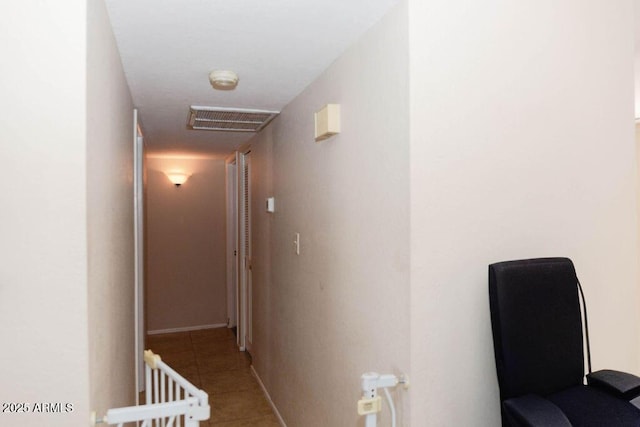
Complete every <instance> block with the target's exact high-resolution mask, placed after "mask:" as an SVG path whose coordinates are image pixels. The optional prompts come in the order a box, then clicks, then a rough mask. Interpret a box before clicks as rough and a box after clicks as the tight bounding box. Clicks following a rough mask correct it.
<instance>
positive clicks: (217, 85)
mask: <svg viewBox="0 0 640 427" xmlns="http://www.w3.org/2000/svg"><path fill="white" fill-rule="evenodd" d="M209 81H210V82H211V86H213V88H214V89H218V90H233V89H235V88H236V86H237V85H238V75H237V74H236V73H235V72H233V71H230V70H213V71H212V72H211V74H209Z"/></svg>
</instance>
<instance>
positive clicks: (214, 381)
mask: <svg viewBox="0 0 640 427" xmlns="http://www.w3.org/2000/svg"><path fill="white" fill-rule="evenodd" d="M146 348H147V349H151V350H152V351H153V352H154V353H156V354H159V355H160V357H161V358H162V360H163V361H164V362H165V363H167V364H168V365H169V366H171V367H172V368H173V369H174V370H176V371H177V372H178V373H179V374H180V375H182V376H183V377H185V378H186V379H187V380H189V381H191V382H192V383H193V384H194V385H196V386H197V387H199V388H201V389H203V390H204V391H206V392H207V393H208V394H209V405H210V406H211V418H210V419H209V423H208V424H206V423H201V424H200V425H201V426H204V427H207V426H212V427H213V426H216V427H245V426H258V427H262V426H264V427H279V426H280V423H279V422H278V419H277V418H276V416H275V415H274V414H273V411H272V409H271V406H270V405H269V402H268V401H267V399H266V398H265V396H264V394H263V392H262V389H261V388H260V385H259V384H258V382H257V380H256V378H255V377H254V376H253V375H252V373H251V370H250V365H251V362H250V358H249V355H248V354H247V353H245V352H240V351H238V348H237V346H236V341H235V336H234V335H233V333H232V332H231V330H230V329H228V328H217V329H204V330H200V331H192V332H179V333H171V334H162V335H151V336H148V337H147V345H146Z"/></svg>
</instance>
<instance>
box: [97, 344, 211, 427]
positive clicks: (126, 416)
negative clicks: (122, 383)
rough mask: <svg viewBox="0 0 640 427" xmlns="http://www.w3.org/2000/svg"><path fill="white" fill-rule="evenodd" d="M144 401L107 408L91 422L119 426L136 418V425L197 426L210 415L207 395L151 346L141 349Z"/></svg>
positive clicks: (157, 426)
mask: <svg viewBox="0 0 640 427" xmlns="http://www.w3.org/2000/svg"><path fill="white" fill-rule="evenodd" d="M144 361H145V385H146V388H145V396H146V399H145V400H146V401H145V404H144V405H139V406H128V407H125V408H115V409H109V410H108V411H107V414H106V415H105V416H104V417H103V418H102V419H99V420H96V419H95V414H94V415H92V423H93V425H96V424H99V423H105V424H108V425H117V426H118V427H123V425H124V423H133V422H140V424H138V425H139V426H140V427H182V426H184V427H197V426H199V425H200V421H204V420H208V419H209V415H210V408H209V395H208V394H207V393H206V392H204V391H202V390H200V389H198V388H197V387H196V386H194V385H193V384H191V383H190V382H189V381H187V380H185V379H184V378H183V377H182V376H181V375H180V374H178V373H177V372H176V371H174V370H173V369H171V367H169V365H167V364H166V363H164V362H163V361H162V359H161V358H160V356H158V355H157V354H153V352H152V351H151V350H146V351H145V352H144Z"/></svg>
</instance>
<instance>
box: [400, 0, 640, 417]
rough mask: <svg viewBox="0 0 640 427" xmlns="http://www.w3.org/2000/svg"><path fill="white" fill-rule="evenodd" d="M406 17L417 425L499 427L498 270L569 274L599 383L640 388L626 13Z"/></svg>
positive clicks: (498, 11) (516, 8) (464, 9)
mask: <svg viewBox="0 0 640 427" xmlns="http://www.w3.org/2000/svg"><path fill="white" fill-rule="evenodd" d="M409 5H410V6H409V11H410V13H409V16H410V40H411V41H410V51H411V66H410V70H411V116H410V118H411V265H412V269H411V271H412V276H411V301H412V304H411V360H412V369H411V370H412V380H413V381H412V384H413V388H412V390H411V395H412V405H411V408H412V414H411V421H412V425H416V426H418V425H429V426H451V425H474V426H496V425H499V422H500V421H499V419H500V412H499V403H498V386H497V381H496V373H495V366H494V361H493V346H492V340H491V330H490V322H489V307H488V298H487V265H488V264H489V263H492V262H496V261H501V260H508V259H518V258H528V257H540V256H568V257H570V258H572V259H573V260H574V262H575V264H576V268H577V271H578V274H579V277H580V278H581V280H582V283H583V286H584V290H585V294H586V298H587V301H588V304H589V320H590V330H591V345H592V356H593V364H594V368H596V369H597V368H603V367H610V368H619V369H623V370H630V371H632V372H635V373H639V371H640V366H639V362H640V353H639V349H638V344H639V343H638V339H637V337H638V336H639V331H638V327H639V322H638V320H639V319H638V301H639V295H638V294H639V291H638V270H637V263H638V261H637V258H638V249H637V242H636V230H637V221H636V197H637V196H636V192H637V186H636V160H635V159H636V154H635V147H634V136H633V130H634V128H633V21H632V20H633V10H632V3H631V1H619V2H611V1H607V0H598V1H591V2H581V1H563V2H555V1H554V2H551V1H544V2H540V1H534V0H527V1H520V2H498V1H489V2H481V3H479V2H476V1H472V0H465V1H462V2H458V4H457V6H456V7H452V5H451V2H448V1H444V0H439V1H429V2H423V1H421V0H410V1H409ZM461 405H462V406H461ZM461 407H462V408H464V409H463V410H461V409H460V408H461Z"/></svg>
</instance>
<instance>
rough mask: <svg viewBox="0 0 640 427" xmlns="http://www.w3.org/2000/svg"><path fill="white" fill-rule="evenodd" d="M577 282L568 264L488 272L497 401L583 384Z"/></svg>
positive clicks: (542, 261)
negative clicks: (497, 391) (498, 394)
mask: <svg viewBox="0 0 640 427" xmlns="http://www.w3.org/2000/svg"><path fill="white" fill-rule="evenodd" d="M577 282H578V279H577V277H576V272H575V269H574V267H573V263H572V262H571V260H570V259H568V258H539V259H530V260H521V261H506V262H499V263H496V264H492V265H490V266H489V303H490V307H491V326H492V330H493V345H494V351H495V358H496V368H497V371H498V383H499V385H500V396H501V400H505V399H508V398H511V397H516V396H521V395H524V394H528V393H535V394H540V395H547V394H550V393H553V392H554V391H558V390H562V389H564V388H567V387H571V386H573V385H579V384H582V383H583V377H584V348H583V341H582V315H581V312H580V303H579V300H578V286H577Z"/></svg>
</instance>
